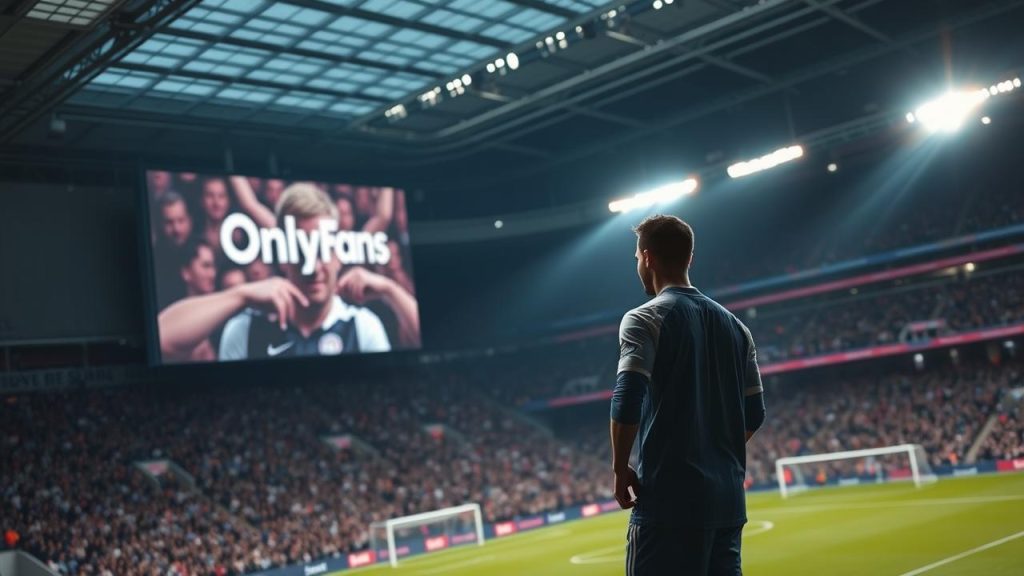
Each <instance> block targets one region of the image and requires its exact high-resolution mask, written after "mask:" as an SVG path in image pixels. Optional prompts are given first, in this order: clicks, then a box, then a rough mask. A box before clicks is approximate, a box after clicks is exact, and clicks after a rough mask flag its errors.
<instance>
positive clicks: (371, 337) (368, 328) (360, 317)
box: [356, 308, 391, 352]
mask: <svg viewBox="0 0 1024 576" xmlns="http://www.w3.org/2000/svg"><path fill="white" fill-rule="evenodd" d="M356 334H357V335H358V337H359V351H360V352H389V351H390V350H391V341H390V340H388V333H387V330H385V329H384V324H383V323H381V321H380V318H378V317H377V315H376V314H374V313H373V312H371V311H370V310H367V309H366V308H362V309H360V310H359V312H357V313H356Z"/></svg>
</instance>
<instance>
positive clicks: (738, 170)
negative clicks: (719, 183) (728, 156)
mask: <svg viewBox="0 0 1024 576" xmlns="http://www.w3.org/2000/svg"><path fill="white" fill-rule="evenodd" d="M803 155H804V147H803V146H800V145H799V144H797V145H794V146H787V147H786V148H779V149H778V150H776V151H775V152H772V153H771V154H765V155H764V156H761V157H760V158H754V159H753V160H747V161H746V162H737V163H736V164H733V165H732V166H729V167H728V168H727V169H726V172H727V173H728V174H729V177H730V178H742V177H744V176H750V175H751V174H755V173H757V172H761V171H764V170H769V169H771V168H775V167H776V166H778V165H779V164H784V163H786V162H791V161H793V160H796V159H797V158H801V157H803Z"/></svg>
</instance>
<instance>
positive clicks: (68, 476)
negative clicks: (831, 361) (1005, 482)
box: [0, 361, 1024, 575]
mask: <svg viewBox="0 0 1024 576" xmlns="http://www.w3.org/2000/svg"><path fill="white" fill-rule="evenodd" d="M1021 376H1022V372H1021V367H1020V364H1019V362H1016V361H1010V362H1009V363H1006V364H1004V365H1002V366H997V365H993V364H987V365H978V364H969V365H964V366H954V367H952V368H940V369H933V370H928V371H922V372H917V373H908V374H890V375H882V376H877V377H861V378H857V379H853V380H844V381H840V382H820V381H812V380H809V379H807V378H801V379H799V381H794V382H788V381H785V382H783V383H781V384H779V383H776V385H775V386H769V389H768V394H767V399H768V410H769V414H770V418H769V419H768V422H767V424H766V425H765V427H764V428H762V430H761V431H760V432H759V433H758V435H757V436H756V437H755V439H754V440H753V441H752V442H751V444H750V445H749V446H750V448H749V453H748V473H749V476H750V478H749V480H750V482H751V484H764V483H770V482H773V481H774V476H773V475H774V462H775V460H776V459H777V458H779V457H782V456H787V455H800V454H810V453H821V452H832V451H837V450H846V449H857V448H870V447H877V446H886V445H893V444H901V443H915V444H921V445H922V446H923V447H924V450H925V452H926V454H928V458H929V459H930V464H932V465H933V466H936V465H943V464H958V463H961V462H963V461H964V459H965V458H966V455H967V451H968V450H969V449H970V447H971V444H972V443H973V441H974V439H975V438H976V437H977V435H978V433H979V431H980V429H981V427H982V426H983V425H984V423H985V421H986V419H988V418H989V416H990V415H993V414H998V415H999V418H1000V419H999V421H998V426H997V427H996V429H995V430H994V432H993V434H992V436H991V437H990V438H989V439H988V440H987V442H986V443H985V446H984V449H983V451H982V452H981V454H980V456H981V457H982V458H1011V457H1018V456H1021V455H1022V454H1021V445H1022V444H1021V438H1022V433H1024V429H1022V427H1021V425H1020V419H1019V418H1018V415H1017V414H1016V413H1015V412H1013V411H1009V410H1003V411H1002V412H1000V411H999V406H1000V404H999V403H1000V398H1001V394H1003V393H1004V391H1005V390H1008V389H1011V388H1014V387H1019V386H1021V385H1022V383H1024V382H1022V380H1021ZM493 384H494V385H498V384H499V383H493ZM478 386H479V382H478V381H476V380H475V379H474V378H467V377H466V376H465V375H464V374H463V373H462V372H461V371H455V370H453V371H446V370H444V369H439V370H432V371H431V373H430V374H429V375H428V374H424V373H420V372H418V371H417V372H416V373H415V374H406V375H404V376H403V377H402V378H395V379H394V380H393V381H392V380H389V381H381V380H377V381H373V382H370V381H367V382H354V383H347V384H343V385H328V384H316V385H308V386H289V387H273V386H271V387H257V388H253V389H246V390H239V389H236V388H230V389H225V390H219V391H218V390H213V391H207V392H203V393H190V394H181V393H173V392H170V391H162V392H161V391H148V392H146V391H136V390H129V389H113V390H106V391H79V392H73V393H59V394H58V393H54V394H33V395H23V396H12V397H9V398H7V399H6V401H5V402H4V403H3V404H2V410H0V439H2V442H3V445H4V450H3V451H2V456H0V486H2V500H0V517H2V518H3V519H4V526H3V527H2V528H3V529H4V530H5V531H6V532H8V536H9V535H10V534H13V535H14V536H16V537H17V539H16V540H15V543H16V545H17V546H18V547H21V548H24V549H26V550H29V551H30V552H32V553H34V554H36V555H38V556H39V557H40V558H42V559H43V560H44V561H45V562H47V563H48V564H50V565H51V566H52V567H53V568H54V569H55V570H57V571H58V572H59V573H62V574H74V575H78V574H82V575H85V574H97V575H107V574H110V575H113V574H117V575H121V574H126V575H131V574H152V573H159V574H174V575H179V574H180V575H184V574H218V575H227V574H243V573H247V572H253V571H258V570H262V569H268V568H271V567H276V566H282V565H288V564H294V563H300V562H311V561H314V560H316V559H318V558H323V557H331V556H337V555H341V554H344V553H347V552H350V551H355V550H360V549H365V548H366V547H367V546H369V544H370V534H369V527H370V525H371V524H372V523H374V522H380V521H383V520H386V519H388V518H393V517H398V516H403V515H408V514H413V513H417V512H423V511H428V510H434V509H439V508H443V507H448V506H454V505H458V504H462V503H465V502H480V503H481V504H482V505H483V510H484V517H485V520H486V521H492V522H493V521H500V520H505V519H509V518H513V517H523V516H530V515H534V514H538V513H541V512H546V511H552V510H558V509H563V508H565V507H567V506H570V505H576V504H581V503H586V502H593V501H600V500H605V499H608V498H610V496H611V494H610V490H609V488H610V486H609V484H608V482H609V478H608V464H607V457H608V453H607V450H608V447H607V428H606V426H607V419H606V416H603V414H604V413H605V411H606V407H603V403H601V404H595V405H594V408H595V409H598V410H600V411H601V412H602V417H589V416H588V417H586V418H578V420H574V417H568V418H567V417H565V416H564V415H558V414H556V415H555V417H556V418H558V419H561V420H564V421H565V422H564V423H563V424H565V425H563V426H561V427H559V428H560V429H561V431H562V432H563V433H565V432H566V431H567V430H568V431H569V432H568V433H565V434H564V435H559V436H553V435H551V433H550V431H549V430H548V429H546V428H545V427H543V426H541V425H539V424H538V423H537V422H536V421H535V420H533V419H531V418H530V417H529V416H528V415H524V414H523V413H520V412H517V411H514V410H509V409H508V408H507V407H505V406H502V405H501V404H500V403H499V401H498V400H495V399H493V398H492V397H490V396H488V395H484V394H481V393H480V392H479V391H478V390H475V389H474V387H478ZM338 437H345V438H346V442H344V443H343V445H344V446H347V447H342V448H339V447H338V446H337V445H336V444H334V443H332V442H330V441H328V440H330V439H331V438H338ZM147 460H168V461H170V462H172V463H173V465H172V467H171V471H170V472H167V473H164V474H161V475H159V476H157V477H155V478H154V477H150V476H149V475H147V474H146V473H144V472H143V471H142V470H141V469H140V468H139V467H138V466H136V463H138V462H142V461H147ZM905 464H906V463H905V461H903V462H901V461H899V460H898V459H896V458H892V459H883V460H879V461H878V462H876V463H874V464H873V463H871V462H869V461H863V460H862V461H850V462H843V463H838V464H830V465H825V466H816V467H813V469H809V470H808V471H806V475H809V476H812V477H813V478H814V479H816V480H817V479H818V477H819V476H820V475H824V477H825V478H834V477H835V476H838V475H849V474H852V473H864V472H865V470H864V468H863V467H864V466H870V465H881V466H882V467H883V468H884V469H886V471H890V469H894V468H895V467H898V466H905ZM8 541H9V545H10V538H8Z"/></svg>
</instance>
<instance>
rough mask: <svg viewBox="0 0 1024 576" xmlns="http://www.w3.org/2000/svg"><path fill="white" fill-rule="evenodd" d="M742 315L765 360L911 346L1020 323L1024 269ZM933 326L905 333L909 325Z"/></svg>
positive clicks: (1022, 317)
mask: <svg viewBox="0 0 1024 576" xmlns="http://www.w3.org/2000/svg"><path fill="white" fill-rule="evenodd" d="M738 312H739V313H740V314H741V315H743V316H745V317H744V318H743V319H744V322H745V323H746V324H747V325H748V327H749V328H750V329H751V332H752V334H753V335H754V341H755V342H756V343H757V348H758V355H759V358H760V360H761V362H762V363H766V362H774V361H778V360H785V359H789V358H798V357H805V356H815V355H818V354H828V353H832V352H841V351H845V350H852V349H857V348H864V347H868V346H876V345H883V344H892V343H894V342H898V341H900V336H901V333H902V335H903V337H904V340H907V341H913V340H916V339H918V338H920V337H922V336H941V335H947V334H953V333H957V332H962V331H965V330H973V329H979V328H986V327H992V326H1002V325H1007V324H1013V323H1017V322H1021V321H1024V271H1021V270H1011V271H1006V272H996V273H992V274H985V275H979V276H970V275H968V276H962V277H960V278H955V279H949V280H947V281H942V282H940V283H931V284H925V285H921V286H913V285H911V286H905V287H903V288H899V289H896V290H888V291H885V292H881V293H877V294H871V293H866V294H862V295H860V296H857V297H850V298H849V299H847V300H845V301H839V302H834V301H828V300H823V301H820V302H818V303H811V304H805V303H800V302H795V303H794V302H790V303H785V304H780V305H776V306H775V309H774V310H771V311H769V312H768V313H763V314H759V316H758V317H756V318H750V317H749V316H747V315H745V314H743V312H742V311H738ZM930 321H936V322H937V323H938V324H936V325H935V327H934V328H928V329H922V330H907V331H906V332H904V329H905V328H907V327H908V324H910V323H912V322H930Z"/></svg>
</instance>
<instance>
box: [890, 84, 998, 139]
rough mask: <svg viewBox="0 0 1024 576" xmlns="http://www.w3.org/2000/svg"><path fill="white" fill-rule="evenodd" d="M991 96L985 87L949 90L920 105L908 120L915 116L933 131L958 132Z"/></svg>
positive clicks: (914, 118) (915, 118)
mask: <svg viewBox="0 0 1024 576" xmlns="http://www.w3.org/2000/svg"><path fill="white" fill-rule="evenodd" d="M1010 85H1011V86H1012V85H1013V84H1012V83H1011V84H1010ZM989 97H990V91H989V90H986V89H984V88H982V89H980V90H958V91H953V92H947V93H946V94H943V95H942V96H939V97H938V98H935V99H934V100H929V101H928V102H925V103H924V104H922V105H921V106H918V108H917V109H916V110H914V112H913V114H912V115H911V114H908V115H907V120H908V121H910V120H911V116H913V121H915V122H919V123H920V124H921V125H922V126H924V128H925V129H926V130H928V131H929V132H933V133H934V132H945V133H952V132H956V131H957V130H959V129H960V128H961V127H962V126H963V124H964V121H965V120H966V119H967V117H968V116H970V115H971V113H973V112H974V111H975V110H976V109H977V108H978V107H979V106H981V104H982V103H983V102H984V101H985V100H987V99H988V98H989Z"/></svg>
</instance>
